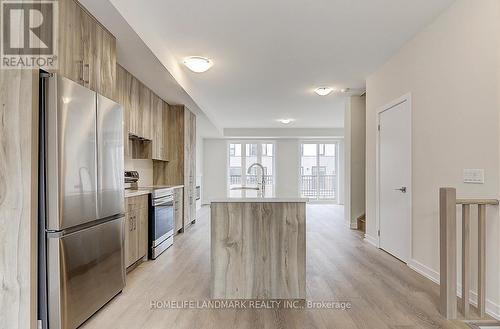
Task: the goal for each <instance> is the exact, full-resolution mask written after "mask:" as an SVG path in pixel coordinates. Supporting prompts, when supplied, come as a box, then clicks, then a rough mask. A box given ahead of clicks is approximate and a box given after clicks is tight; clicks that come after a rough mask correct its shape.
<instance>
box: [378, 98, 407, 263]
mask: <svg viewBox="0 0 500 329" xmlns="http://www.w3.org/2000/svg"><path fill="white" fill-rule="evenodd" d="M405 102H406V103H408V110H409V111H410V127H411V131H410V154H411V158H410V174H411V179H410V182H409V186H407V194H408V196H409V198H410V210H411V211H410V218H408V221H409V223H408V224H409V235H410V236H409V237H408V239H407V241H408V244H409V248H408V250H409V251H410V254H409V255H408V260H407V264H410V262H411V260H412V259H413V228H412V226H413V109H412V94H411V93H407V94H405V95H403V96H401V97H399V98H397V99H395V100H393V101H391V102H390V103H388V104H386V105H384V106H382V107H380V108H379V109H378V110H377V117H376V120H375V132H376V135H377V139H376V175H375V176H376V179H375V186H376V190H375V200H376V201H375V206H376V209H375V210H376V211H375V217H376V224H377V237H376V241H377V248H379V249H380V130H379V128H378V127H379V125H380V116H381V114H382V113H383V112H386V111H389V110H391V109H393V108H394V107H396V106H398V105H400V104H403V103H405Z"/></svg>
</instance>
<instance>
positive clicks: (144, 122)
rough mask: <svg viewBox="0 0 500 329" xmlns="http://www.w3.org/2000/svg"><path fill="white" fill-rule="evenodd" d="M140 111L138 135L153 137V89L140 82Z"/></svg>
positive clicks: (147, 137)
mask: <svg viewBox="0 0 500 329" xmlns="http://www.w3.org/2000/svg"><path fill="white" fill-rule="evenodd" d="M139 90H140V93H139V113H138V115H137V117H138V119H139V123H138V125H139V126H138V129H139V133H138V135H139V136H141V137H142V138H145V139H149V140H151V139H152V131H151V130H152V129H151V128H152V127H151V94H152V93H151V90H150V89H149V88H148V87H146V86H145V85H144V84H142V83H141V84H140V87H139Z"/></svg>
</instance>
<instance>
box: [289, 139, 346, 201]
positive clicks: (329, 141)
mask: <svg viewBox="0 0 500 329" xmlns="http://www.w3.org/2000/svg"><path fill="white" fill-rule="evenodd" d="M341 142H342V141H341V140H339V139H325V140H321V139H319V140H318V139H312V140H309V139H304V140H299V146H298V147H299V159H298V161H299V175H298V177H297V180H298V185H299V196H300V197H303V196H302V175H303V169H301V168H302V157H303V145H304V144H317V145H316V165H317V166H319V158H320V157H321V156H324V154H320V146H319V145H320V144H335V175H336V177H337V181H336V184H335V185H336V186H335V189H336V190H335V198H331V199H329V198H319V195H317V196H316V197H306V198H308V199H309V200H310V201H311V202H316V203H332V202H333V203H338V202H339V192H340V176H339V170H340V144H341ZM323 153H325V154H326V148H324V152H323ZM316 176H317V177H318V178H317V179H319V175H316ZM317 186H319V184H318V185H317Z"/></svg>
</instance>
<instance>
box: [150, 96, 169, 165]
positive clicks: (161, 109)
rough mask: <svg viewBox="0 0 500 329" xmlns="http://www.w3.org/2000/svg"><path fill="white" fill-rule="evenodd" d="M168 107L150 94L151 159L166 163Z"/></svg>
mask: <svg viewBox="0 0 500 329" xmlns="http://www.w3.org/2000/svg"><path fill="white" fill-rule="evenodd" d="M168 110H169V106H168V104H167V103H166V102H164V101H163V100H162V99H161V98H160V97H158V96H157V95H156V94H154V93H151V126H152V131H153V144H152V159H153V160H161V161H167V160H168V155H167V140H166V138H167V129H168Z"/></svg>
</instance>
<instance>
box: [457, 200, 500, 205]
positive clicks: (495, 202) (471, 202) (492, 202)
mask: <svg viewBox="0 0 500 329" xmlns="http://www.w3.org/2000/svg"><path fill="white" fill-rule="evenodd" d="M457 204H461V205H464V204H468V205H480V204H482V205H490V206H498V200H496V199H457Z"/></svg>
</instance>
